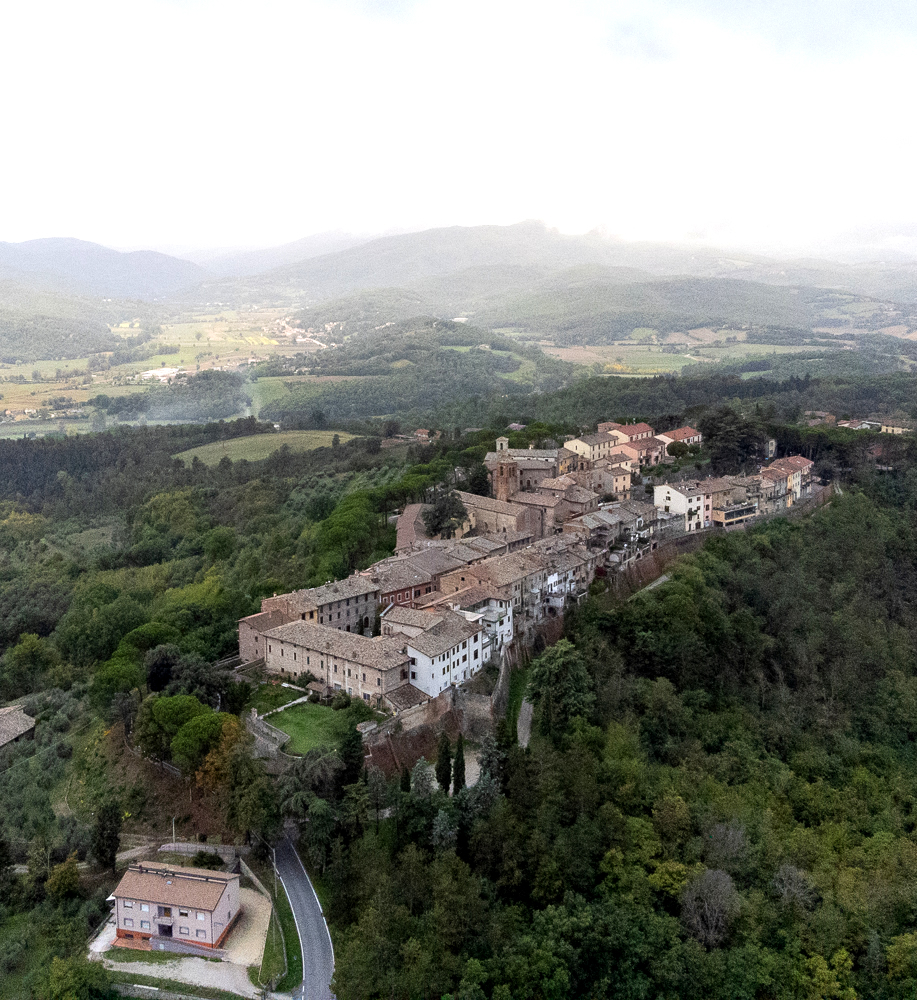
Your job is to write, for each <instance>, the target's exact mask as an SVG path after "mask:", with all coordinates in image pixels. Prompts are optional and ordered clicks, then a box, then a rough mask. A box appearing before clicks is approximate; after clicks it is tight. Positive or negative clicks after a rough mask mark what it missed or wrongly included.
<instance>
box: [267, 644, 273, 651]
mask: <svg viewBox="0 0 917 1000" xmlns="http://www.w3.org/2000/svg"><path fill="white" fill-rule="evenodd" d="M273 650H274V647H273V646H271V645H268V647H267V651H268V652H269V653H271V652H273Z"/></svg>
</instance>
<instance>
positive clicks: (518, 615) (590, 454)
mask: <svg viewBox="0 0 917 1000" xmlns="http://www.w3.org/2000/svg"><path fill="white" fill-rule="evenodd" d="M701 443H702V437H701V434H700V433H699V432H698V431H697V430H696V429H694V428H693V427H678V428H675V429H673V430H670V431H666V432H665V433H661V434H658V435H657V434H656V433H655V431H654V429H653V428H652V427H650V426H649V425H648V424H645V423H636V424H619V423H614V422H606V423H600V424H599V425H598V430H597V432H596V433H595V434H587V435H583V436H581V437H575V438H569V439H568V440H566V441H565V442H564V444H563V446H560V447H556V448H545V449H536V448H534V447H530V448H526V449H516V448H510V447H509V439H508V438H506V437H501V438H498V439H497V441H496V450H495V451H492V452H489V453H488V454H487V455H486V457H485V460H484V464H485V465H486V467H487V470H488V473H489V479H490V485H491V492H492V494H493V496H492V497H484V496H479V495H477V494H473V493H468V492H464V491H460V490H459V491H456V495H457V497H458V498H459V499H460V500H461V505H462V507H463V509H464V513H463V516H462V520H461V524H460V525H459V526H458V527H457V528H456V529H455V531H454V532H453V533H452V537H449V538H442V537H430V536H429V535H428V533H427V530H426V526H425V524H424V519H423V514H424V511H425V509H427V508H426V505H424V504H411V505H408V506H407V507H406V508H405V509H404V511H403V512H402V513H401V514H400V516H399V517H398V522H397V546H396V551H395V554H394V555H393V556H391V557H389V558H387V559H383V560H380V561H379V562H377V563H375V564H374V565H372V566H370V567H369V568H367V569H365V570H362V571H360V572H357V573H355V574H353V575H351V576H349V577H347V578H346V579H343V580H338V581H336V582H329V583H327V584H324V585H323V586H320V587H314V588H311V589H308V590H299V591H294V592H292V593H288V594H281V595H274V596H273V597H269V598H265V599H264V600H263V601H262V603H261V611H260V612H259V613H258V614H255V615H251V616H249V617H247V618H243V619H242V620H241V621H240V622H239V656H240V658H241V660H242V662H243V663H253V662H257V661H263V663H264V668H265V670H266V672H267V673H268V674H273V675H277V676H279V677H281V678H284V679H286V680H288V681H291V682H295V681H297V680H299V681H301V682H302V681H309V682H311V685H312V688H313V690H316V691H319V692H321V693H322V694H325V695H331V694H332V693H333V692H336V691H346V692H347V694H348V695H350V696H352V697H355V698H361V699H363V700H364V701H366V702H369V703H371V704H373V705H375V706H377V707H385V708H388V709H389V710H392V711H395V712H398V711H401V710H404V709H407V708H411V707H413V706H415V705H419V704H421V703H423V702H425V701H427V700H429V699H431V698H436V697H437V696H439V695H440V694H442V693H443V692H444V691H447V690H448V689H450V688H453V687H454V686H457V685H461V684H462V683H464V682H465V681H467V680H469V679H470V678H471V677H473V676H474V675H475V674H477V673H478V672H479V671H480V670H481V668H482V667H483V666H484V665H485V664H486V663H488V662H494V663H496V664H498V665H502V664H503V663H504V662H509V663H512V662H516V660H517V658H518V657H519V656H520V655H522V654H523V653H524V652H525V651H527V650H529V649H531V647H532V645H533V643H534V641H535V636H536V634H537V630H538V628H539V626H541V625H542V624H543V623H544V622H546V621H547V620H549V619H560V618H562V616H563V611H564V608H565V607H567V606H568V605H570V604H576V603H579V602H581V601H582V600H583V599H584V598H585V597H586V595H587V594H588V591H589V586H590V584H592V582H593V581H594V580H595V578H596V576H609V575H613V574H615V573H619V572H621V571H623V570H626V569H628V568H629V567H631V566H633V564H634V563H635V562H637V561H639V560H641V559H643V558H644V557H645V556H646V555H647V554H648V553H650V552H653V551H654V550H656V549H657V547H658V546H659V545H660V544H661V543H663V542H665V541H667V540H670V539H674V538H677V537H678V536H681V535H685V534H687V533H690V532H698V531H703V530H705V529H711V530H716V529H719V530H731V529H736V528H740V527H741V526H742V525H744V524H746V523H748V522H749V521H750V520H752V519H754V518H757V517H760V516H763V515H767V514H773V513H779V512H781V511H785V510H786V509H787V508H789V507H792V506H793V505H794V504H797V503H799V502H800V501H801V500H804V499H806V498H808V497H810V496H811V495H812V489H813V484H812V465H813V463H812V462H811V461H809V460H808V459H806V458H803V457H801V456H798V455H793V456H789V457H786V458H781V459H776V460H774V461H771V462H770V464H768V465H767V466H766V467H764V468H761V469H760V471H759V472H757V473H756V474H754V475H747V476H731V477H719V478H705V479H682V480H678V481H672V482H664V483H661V484H656V485H653V486H651V487H650V488H651V490H652V495H650V494H649V493H646V492H643V493H642V494H641V495H640V498H639V499H637V498H635V497H634V496H632V485H631V484H632V481H634V480H637V479H639V481H642V476H641V470H642V469H644V468H647V467H650V466H657V465H659V464H660V463H661V462H663V461H664V460H665V457H666V454H667V451H668V450H669V446H670V445H672V444H678V445H681V446H683V448H684V450H685V451H687V450H688V449H691V450H694V451H699V448H700V445H701ZM644 489H645V488H644Z"/></svg>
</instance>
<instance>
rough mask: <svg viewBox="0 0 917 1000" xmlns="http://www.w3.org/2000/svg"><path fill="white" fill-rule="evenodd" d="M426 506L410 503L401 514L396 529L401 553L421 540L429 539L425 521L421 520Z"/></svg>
mask: <svg viewBox="0 0 917 1000" xmlns="http://www.w3.org/2000/svg"><path fill="white" fill-rule="evenodd" d="M426 506H427V505H426V504H422V503H409V504H408V505H407V506H406V507H405V508H404V510H403V511H402V512H401V516H400V517H399V518H398V524H397V525H396V527H395V532H396V535H397V541H396V543H395V544H396V547H397V549H398V550H399V551H401V550H402V549H409V548H410V547H411V546H412V545H413V544H414V542H416V541H417V540H418V539H419V538H426V537H427V533H426V531H425V530H424V524H423V521H422V520H421V518H420V515H421V514H422V513H423V512H424V510H425V508H426Z"/></svg>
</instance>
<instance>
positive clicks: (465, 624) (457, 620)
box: [407, 608, 481, 656]
mask: <svg viewBox="0 0 917 1000" xmlns="http://www.w3.org/2000/svg"><path fill="white" fill-rule="evenodd" d="M417 613H418V614H426V612H423V611H419V612H417ZM427 618H434V619H436V618H439V619H440V620H439V621H437V622H436V623H435V624H434V625H433V626H432V628H428V629H427V630H426V631H424V632H422V633H421V634H420V635H415V636H412V637H410V638H408V639H407V646H408V648H409V649H416V650H417V651H418V652H420V653H423V654H424V655H425V656H439V655H440V654H441V653H445V652H446V651H447V650H450V649H452V647H453V646H457V645H458V644H459V643H460V642H463V641H464V640H466V639H470V638H471V637H472V636H473V635H475V633H477V632H480V631H481V627H480V625H475V624H472V623H471V622H470V621H468V619H467V618H465V617H464V616H463V615H460V614H457V613H456V612H455V611H447V610H446V609H445V608H442V609H440V610H439V611H438V612H437V613H436V615H429V614H427Z"/></svg>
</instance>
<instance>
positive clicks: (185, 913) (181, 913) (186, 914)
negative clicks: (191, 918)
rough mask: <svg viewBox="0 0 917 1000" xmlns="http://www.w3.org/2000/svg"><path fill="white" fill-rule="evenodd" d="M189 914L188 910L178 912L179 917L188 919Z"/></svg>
mask: <svg viewBox="0 0 917 1000" xmlns="http://www.w3.org/2000/svg"><path fill="white" fill-rule="evenodd" d="M188 912H189V911H188V910H181V909H180V910H179V911H178V915H179V916H180V917H187V916H188Z"/></svg>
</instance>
